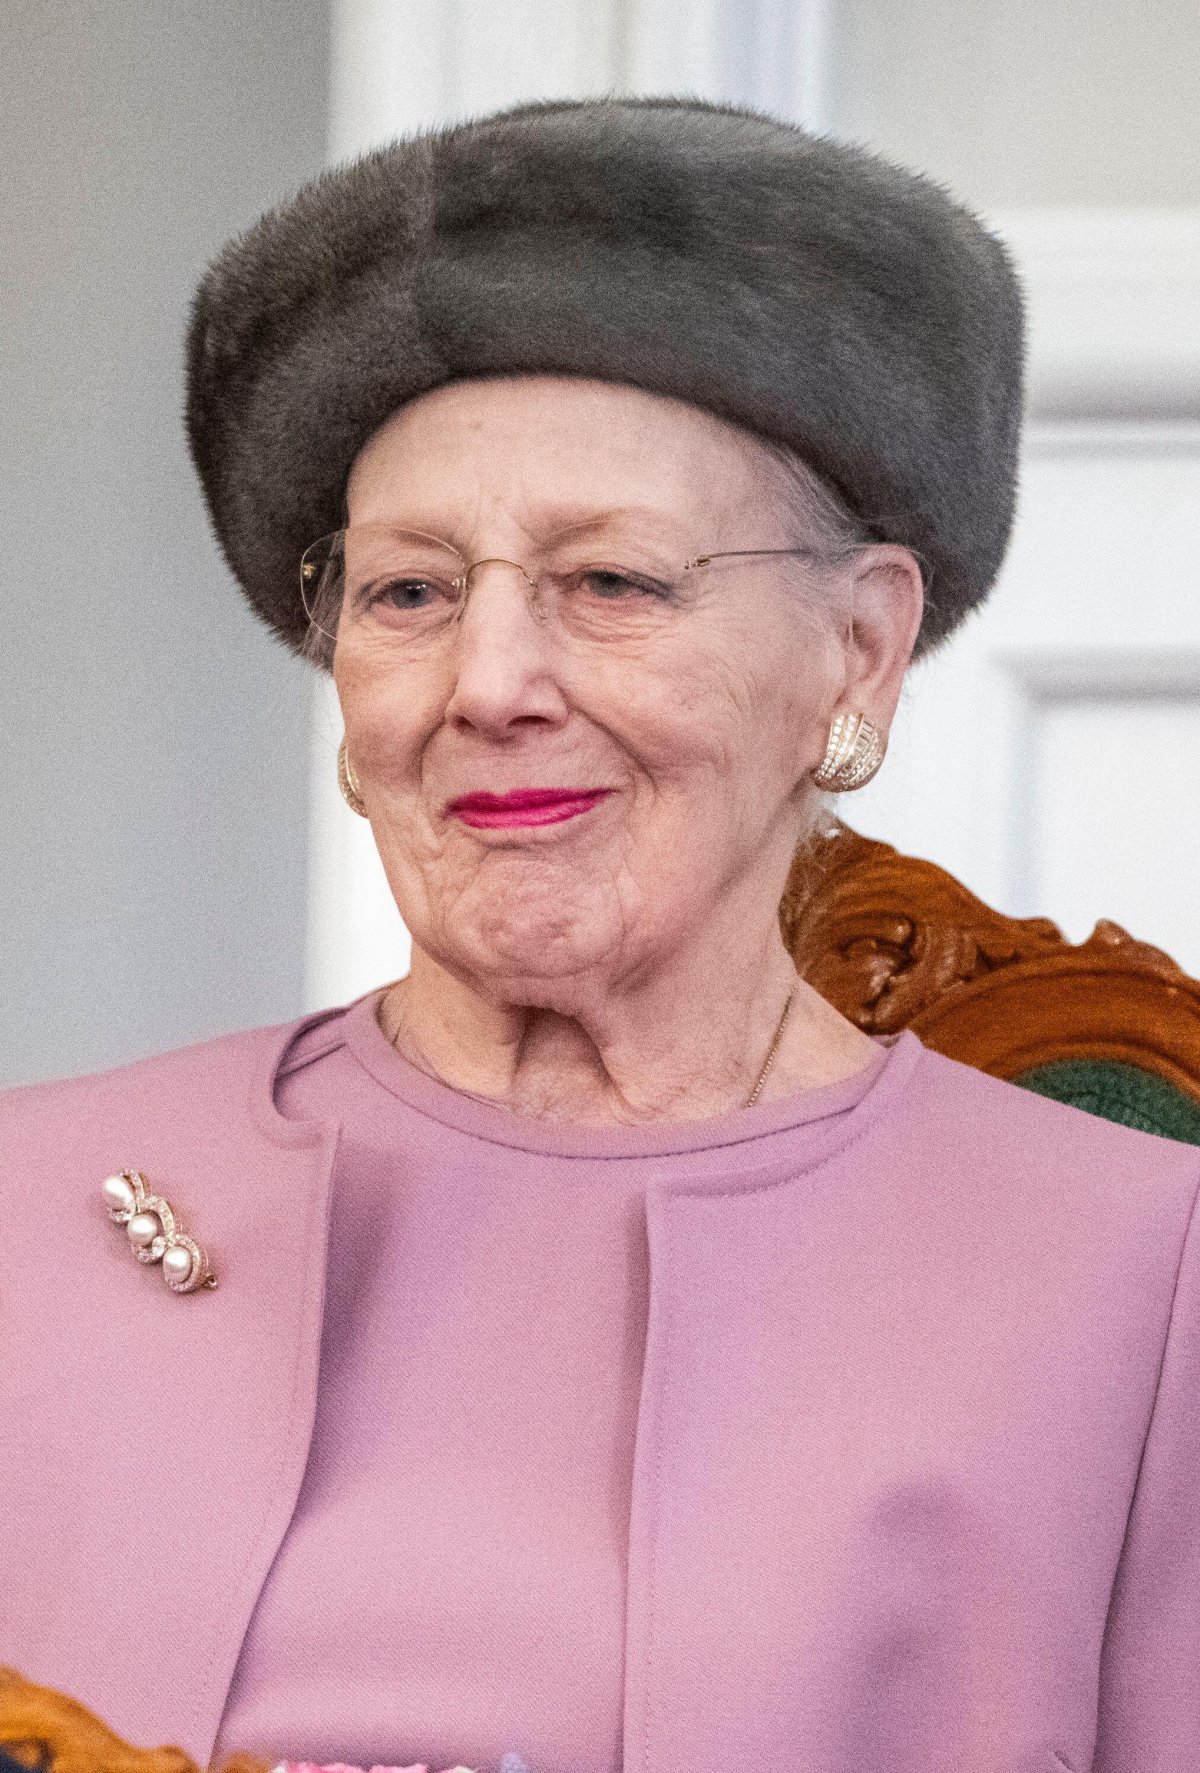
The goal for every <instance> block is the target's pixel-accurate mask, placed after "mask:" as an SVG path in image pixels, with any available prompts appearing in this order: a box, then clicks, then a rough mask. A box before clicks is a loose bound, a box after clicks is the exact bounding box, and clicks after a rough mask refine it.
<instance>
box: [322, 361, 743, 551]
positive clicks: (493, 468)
mask: <svg viewBox="0 0 1200 1773" xmlns="http://www.w3.org/2000/svg"><path fill="white" fill-rule="evenodd" d="M768 463H769V457H768V456H767V454H766V452H765V451H763V450H762V449H761V447H760V446H759V445H758V444H757V443H756V441H755V440H754V439H753V438H752V437H750V436H749V435H748V434H746V433H742V432H739V431H738V430H736V429H735V427H733V426H731V425H726V424H724V423H723V422H722V421H721V420H719V419H715V418H713V417H712V416H711V415H710V414H708V413H705V412H702V411H701V410H700V409H699V408H696V407H690V406H688V405H687V404H686V403H685V402H683V401H679V400H674V399H667V398H664V397H662V396H658V395H653V394H646V393H644V392H643V391H642V390H640V389H635V388H629V387H626V386H624V385H622V384H615V383H605V382H592V381H586V380H583V379H581V378H571V377H550V376H524V377H503V378H499V377H497V378H492V379H488V380H481V381H478V382H460V383H453V384H450V385H449V386H447V387H445V388H439V389H437V390H435V391H433V392H431V393H429V394H426V395H423V396H422V397H421V398H420V399H419V400H414V401H412V402H410V403H409V404H408V405H406V406H404V407H402V408H401V409H400V410H399V411H398V412H396V413H394V414H393V415H392V416H391V418H389V419H388V420H387V421H386V422H385V423H384V424H383V425H382V426H380V428H379V429H378V430H377V431H376V432H375V433H374V434H373V435H372V436H371V437H370V438H369V439H368V441H367V443H366V444H365V445H364V446H363V448H362V449H361V450H360V451H359V454H358V456H357V457H356V459H355V462H354V465H353V467H352V469H351V473H350V477H349V482H348V487H347V497H348V503H349V506H350V511H351V517H352V520H353V521H356V522H362V521H366V520H368V519H372V520H386V521H407V522H411V523H416V521H417V519H418V518H419V517H422V518H424V519H425V520H426V521H428V519H429V518H430V517H431V516H434V515H437V514H444V515H445V517H446V518H447V519H450V518H453V519H454V520H456V521H460V522H461V521H468V522H469V521H471V520H472V519H473V518H474V517H479V518H482V517H484V516H485V515H486V513H487V510H488V507H489V506H495V507H502V508H503V509H504V510H505V511H506V512H507V513H508V514H510V515H511V516H512V517H513V518H515V519H516V520H517V521H519V522H526V521H527V522H528V523H529V524H530V525H531V526H532V527H533V528H535V529H536V530H538V531H541V530H545V529H565V528H567V527H571V526H575V525H578V526H582V525H584V524H588V523H592V524H595V525H597V526H604V525H608V526H611V525H612V524H613V523H614V522H633V523H636V525H637V527H638V528H639V530H646V529H647V528H651V529H653V528H658V529H659V530H663V531H669V530H672V529H678V528H679V526H680V525H683V526H685V527H689V528H690V527H691V526H692V524H693V522H694V519H695V518H696V517H697V516H698V515H700V514H701V513H704V512H710V511H712V512H715V508H716V507H719V506H721V505H722V504H724V503H726V502H728V501H729V500H730V499H731V498H734V499H738V500H743V499H744V497H745V496H746V493H747V491H748V490H749V488H750V487H751V485H752V484H753V481H754V478H755V474H756V472H757V473H758V474H760V475H761V474H762V473H763V471H764V468H765V466H766V465H767V464H768Z"/></svg>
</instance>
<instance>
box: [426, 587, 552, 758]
mask: <svg viewBox="0 0 1200 1773" xmlns="http://www.w3.org/2000/svg"><path fill="white" fill-rule="evenodd" d="M556 650H557V649H556V645H555V637H554V634H553V631H552V625H551V624H550V623H549V622H548V621H547V620H546V618H545V615H544V614H543V612H542V608H541V604H540V601H539V597H538V592H537V589H536V587H535V585H534V583H533V581H532V580H531V579H530V578H529V577H528V575H527V574H526V573H525V571H524V569H523V568H522V567H520V566H518V565H516V563H515V562H512V561H507V560H483V561H478V562H476V563H475V564H474V565H473V566H472V567H471V569H470V571H469V575H468V584H467V588H466V591H465V592H464V595H463V602H462V605H461V608H460V612H459V616H458V620H457V621H456V623H455V625H454V630H453V639H452V643H451V661H452V662H451V671H452V674H453V688H452V690H451V694H450V700H449V702H448V704H447V707H446V719H447V720H449V721H452V722H454V723H456V724H458V725H462V726H466V727H471V728H474V729H476V730H477V731H480V732H486V733H490V734H492V735H497V736H501V737H504V736H510V735H511V733H512V730H513V728H514V727H516V726H520V725H524V724H527V723H534V724H536V723H542V722H544V723H546V724H549V725H556V724H558V723H560V722H561V721H562V720H563V719H564V718H565V715H566V711H567V710H566V702H565V698H564V696H563V693H562V690H561V687H560V685H559V683H558V680H557V676H556V674H555V669H554V667H555V662H556Z"/></svg>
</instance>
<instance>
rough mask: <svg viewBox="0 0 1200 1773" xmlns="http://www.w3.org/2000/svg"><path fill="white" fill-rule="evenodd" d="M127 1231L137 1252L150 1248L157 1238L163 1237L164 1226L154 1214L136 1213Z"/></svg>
mask: <svg viewBox="0 0 1200 1773" xmlns="http://www.w3.org/2000/svg"><path fill="white" fill-rule="evenodd" d="M125 1229H126V1231H127V1232H128V1233H129V1241H130V1243H131V1244H132V1245H133V1246H134V1248H135V1249H137V1250H144V1249H146V1248H148V1246H149V1245H150V1244H152V1243H153V1242H154V1240H155V1238H156V1237H161V1236H162V1226H161V1225H160V1224H159V1222H158V1219H157V1217H156V1215H155V1214H153V1213H135V1214H134V1215H133V1218H132V1219H131V1220H130V1221H129V1224H128V1225H127V1226H126V1227H125Z"/></svg>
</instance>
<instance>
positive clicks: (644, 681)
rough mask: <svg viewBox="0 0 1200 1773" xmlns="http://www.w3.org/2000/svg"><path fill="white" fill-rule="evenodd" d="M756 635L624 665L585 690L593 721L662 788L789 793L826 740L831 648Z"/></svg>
mask: <svg viewBox="0 0 1200 1773" xmlns="http://www.w3.org/2000/svg"><path fill="white" fill-rule="evenodd" d="M738 638H741V637H738ZM757 640H758V637H753V639H752V640H750V641H749V643H747V642H745V641H743V644H741V645H738V644H735V640H734V637H730V636H725V637H722V639H721V640H720V642H719V643H716V644H711V645H708V646H703V647H701V646H696V645H693V646H690V647H686V648H685V647H680V648H678V649H675V650H674V651H673V652H672V653H671V654H669V655H667V654H664V655H663V656H661V657H658V658H654V659H649V658H647V659H644V660H641V661H638V662H637V664H635V665H631V664H630V663H629V662H625V663H624V664H623V665H622V667H621V669H620V670H614V671H613V672H612V673H611V674H606V676H604V677H601V678H599V679H598V680H593V682H592V684H591V685H590V686H589V687H588V691H585V692H584V693H585V694H586V695H587V706H588V709H589V712H590V715H591V718H592V719H593V720H594V721H595V722H597V724H599V725H601V726H603V727H604V728H605V729H606V730H607V731H608V733H609V734H610V735H611V736H612V738H613V739H614V740H615V741H616V743H617V744H618V745H619V746H620V748H621V749H623V750H624V751H625V752H626V753H627V754H628V756H629V757H630V758H631V760H632V761H633V763H634V765H635V767H636V769H637V771H638V773H639V774H641V775H643V776H644V778H645V779H646V781H647V783H648V784H649V785H650V786H652V787H655V788H658V789H659V790H661V791H663V792H678V793H685V794H686V793H688V792H689V791H690V792H692V793H697V792H704V793H706V794H708V795H709V796H710V797H713V798H717V799H719V800H721V801H723V802H728V801H730V800H732V801H735V802H737V803H738V804H739V805H741V804H742V803H743V802H746V801H747V800H750V801H753V800H756V799H758V798H759V797H760V796H765V797H767V798H768V799H770V798H774V796H775V795H776V794H777V793H779V792H783V793H787V792H790V790H791V789H792V787H793V786H794V784H795V782H796V780H797V779H798V777H799V776H800V775H801V774H803V773H804V772H805V771H806V770H807V769H808V768H809V767H810V766H811V764H812V763H814V762H815V761H816V758H817V756H819V753H820V750H821V748H822V746H823V743H824V738H823V734H824V717H825V704H826V701H827V700H828V697H829V694H830V679H831V670H830V660H829V657H828V649H827V648H826V647H825V646H824V645H823V644H821V643H820V642H819V641H818V640H814V641H812V642H809V643H806V644H805V643H798V642H797V641H796V640H795V639H794V638H793V639H789V641H788V642H787V643H785V644H784V645H782V646H779V645H776V644H773V643H772V642H771V641H770V640H767V641H765V642H763V643H761V644H756V643H755V642H756V641H757ZM818 738H819V739H820V742H819V743H818ZM764 810H765V809H764Z"/></svg>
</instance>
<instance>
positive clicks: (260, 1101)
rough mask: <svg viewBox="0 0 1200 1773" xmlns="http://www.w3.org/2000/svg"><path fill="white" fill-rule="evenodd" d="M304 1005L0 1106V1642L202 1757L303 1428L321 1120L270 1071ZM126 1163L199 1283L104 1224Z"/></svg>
mask: <svg viewBox="0 0 1200 1773" xmlns="http://www.w3.org/2000/svg"><path fill="white" fill-rule="evenodd" d="M313 1020H315V1018H307V1019H306V1020H305V1021H304V1022H302V1023H298V1024H291V1025H288V1026H287V1027H284V1028H276V1029H267V1030H259V1031H255V1032H254V1033H252V1034H247V1035H237V1036H233V1037H230V1038H227V1039H225V1040H220V1041H214V1042H209V1043H206V1044H205V1045H203V1046H200V1047H193V1048H189V1049H186V1050H185V1051H183V1052H180V1053H171V1054H166V1055H164V1056H162V1057H160V1058H156V1059H151V1060H145V1061H142V1062H141V1063H139V1064H137V1065H133V1066H128V1067H124V1068H122V1069H121V1070H120V1071H117V1072H113V1073H109V1074H107V1075H105V1076H101V1077H98V1078H88V1079H82V1080H77V1081H75V1082H72V1083H68V1084H60V1085H52V1086H46V1087H42V1088H38V1089H33V1090H24V1091H20V1092H17V1093H15V1095H14V1096H12V1097H10V1098H8V1099H7V1101H4V1102H0V1124H2V1125H3V1130H4V1134H5V1137H4V1139H3V1141H0V1143H2V1144H3V1146H4V1147H5V1148H6V1156H7V1158H8V1160H9V1161H8V1163H6V1168H8V1170H9V1178H10V1179H11V1180H12V1181H13V1183H14V1184H15V1185H16V1188H17V1192H18V1195H19V1197H21V1207H22V1209H23V1211H20V1210H19V1211H18V1212H17V1213H15V1214H13V1213H10V1214H8V1215H7V1217H6V1221H5V1225H4V1228H3V1229H2V1230H0V1243H2V1244H3V1246H5V1247H4V1252H3V1260H4V1266H5V1268H6V1269H7V1270H8V1273H9V1276H10V1277H12V1276H13V1275H14V1271H15V1274H16V1282H17V1285H16V1290H15V1293H13V1294H10V1297H14V1296H15V1297H16V1298H18V1299H20V1300H21V1302H22V1310H23V1311H28V1313H29V1314H30V1315H31V1316H32V1318H33V1319H34V1322H33V1323H30V1322H29V1321H26V1322H24V1323H22V1324H21V1325H19V1326H18V1327H19V1330H20V1334H19V1335H18V1336H16V1337H15V1338H14V1337H13V1336H12V1335H9V1334H6V1335H5V1338H4V1339H5V1342H6V1344H7V1345H8V1346H9V1348H14V1347H15V1349H16V1361H15V1363H7V1364H8V1372H7V1374H6V1376H5V1379H4V1381H3V1383H0V1439H2V1440H3V1443H4V1444H5V1445H7V1446H17V1447H19V1448H23V1449H25V1450H26V1452H28V1450H29V1449H31V1448H35V1447H36V1448H38V1449H39V1454H40V1456H39V1457H38V1458H37V1459H36V1460H35V1459H30V1458H28V1457H26V1458H23V1459H22V1460H21V1461H19V1462H18V1471H17V1473H16V1475H15V1478H14V1479H11V1480H9V1479H6V1480H5V1486H6V1488H7V1485H8V1483H9V1481H12V1482H14V1485H15V1488H14V1491H13V1493H12V1495H11V1496H10V1498H9V1506H7V1507H6V1508H5V1509H4V1510H3V1511H2V1514H3V1516H4V1517H5V1518H3V1519H0V1546H2V1547H3V1555H0V1563H2V1564H3V1565H4V1567H5V1568H6V1569H8V1570H10V1571H11V1570H13V1569H14V1568H19V1570H20V1571H21V1573H22V1575H21V1580H20V1582H19V1584H16V1585H15V1586H14V1588H13V1589H10V1592H9V1595H8V1598H7V1599H3V1600H0V1626H2V1627H3V1634H2V1650H3V1660H5V1661H8V1662H12V1663H15V1664H16V1665H17V1666H18V1667H20V1668H21V1670H22V1672H23V1673H25V1674H26V1675H28V1676H29V1677H30V1678H32V1679H35V1680H38V1679H40V1680H43V1681H45V1682H46V1683H48V1684H51V1685H54V1686H56V1687H59V1688H62V1689H63V1690H65V1691H67V1692H70V1693H71V1694H73V1695H74V1696H75V1697H77V1698H79V1699H81V1700H82V1701H83V1702H84V1703H86V1704H90V1705H93V1706H94V1707H95V1708H96V1709H97V1710H99V1711H100V1712H101V1713H102V1715H103V1716H104V1717H105V1720H106V1721H107V1722H108V1723H109V1724H110V1725H111V1726H112V1727H113V1728H114V1729H116V1730H117V1731H118V1732H120V1733H121V1734H122V1735H124V1736H126V1737H128V1738H129V1739H130V1740H131V1741H134V1742H138V1743H144V1744H146V1745H150V1744H156V1743H160V1742H165V1741H172V1742H175V1743H178V1744H179V1745H181V1746H182V1747H184V1748H185V1749H186V1750H187V1751H188V1752H189V1753H190V1754H192V1755H193V1756H195V1757H196V1758H197V1759H198V1760H199V1761H200V1762H201V1763H202V1764H203V1763H204V1762H206V1761H207V1759H208V1756H209V1753H210V1751H211V1748H212V1744H213V1740H214V1738H215V1735H216V1731H217V1728H218V1725H219V1722H220V1718H221V1713H222V1710H223V1708H224V1704H225V1697H226V1694H227V1692H228V1688H229V1685H230V1681H231V1679H232V1676H233V1670H234V1666H235V1664H236V1660H237V1656H238V1653H239V1651H240V1648H241V1643H242V1639H243V1636H244V1634H245V1631H246V1628H247V1625H248V1623H249V1619H250V1615H251V1612H252V1610H253V1608H254V1605H255V1602H256V1600H257V1598H258V1594H259V1590H260V1589H261V1586H262V1583H263V1581H264V1579H265V1577H266V1574H267V1571H268V1569H269V1568H270V1564H271V1561H272V1559H273V1558H274V1556H275V1553H276V1550H277V1548H278V1545H279V1542H280V1540H281V1539H282V1537H283V1534H284V1532H285V1531H286V1528H287V1525H288V1522H289V1520H290V1519H291V1515H292V1512H293V1509H294V1506H295V1502H296V1498H297V1495H298V1492H299V1487H300V1483H301V1480H302V1477H303V1474H304V1467H305V1462H306V1459H307V1454H308V1445H309V1439H310V1436H311V1431H312V1423H313V1415H314V1410H315V1402H316V1384H317V1368H318V1360H319V1353H320V1336H321V1320H322V1312H323V1305H324V1280H325V1248H326V1237H327V1227H328V1212H329V1197H330V1178H331V1175H332V1172H333V1162H334V1154H335V1151H336V1146H337V1138H338V1129H337V1127H336V1126H325V1125H318V1124H315V1123H305V1122H293V1121H288V1120H285V1119H284V1118H283V1117H282V1116H281V1115H280V1114H279V1113H278V1111H277V1110H276V1109H275V1106H274V1103H273V1099H272V1084H273V1080H274V1077H275V1074H276V1071H277V1068H278V1065H279V1061H280V1058H281V1056H282V1054H283V1052H284V1050H285V1049H286V1047H287V1046H288V1045H289V1044H290V1042H291V1040H292V1038H293V1037H294V1036H295V1034H297V1033H298V1032H300V1030H301V1029H303V1028H305V1027H307V1026H310V1025H311V1023H312V1021H313ZM127 1168H128V1169H138V1170H141V1171H142V1172H144V1174H145V1175H146V1176H147V1177H148V1178H149V1180H150V1181H151V1182H152V1183H153V1184H154V1185H155V1186H156V1188H157V1190H158V1191H159V1192H160V1193H161V1194H163V1195H165V1196H166V1198H167V1200H168V1201H169V1202H170V1203H171V1204H172V1206H173V1207H175V1208H176V1209H177V1210H178V1212H179V1213H180V1215H181V1216H182V1218H183V1220H184V1223H185V1226H186V1228H187V1229H188V1230H189V1231H190V1232H192V1234H193V1235H194V1236H196V1237H197V1238H198V1239H199V1240H200V1241H201V1242H202V1243H204V1244H205V1245H206V1246H207V1247H208V1248H209V1250H210V1253H211V1255H212V1259H213V1263H214V1266H215V1268H216V1270H217V1273H218V1276H219V1284H218V1286H217V1288H216V1289H215V1290H214V1291H212V1292H208V1291H201V1292H197V1293H194V1294H190V1295H176V1294H172V1293H170V1292H169V1291H168V1290H167V1288H166V1286H165V1285H164V1283H163V1280H162V1276H161V1273H160V1272H159V1270H158V1269H157V1268H156V1267H148V1266H142V1265H141V1264H139V1263H138V1262H137V1261H136V1260H135V1258H134V1257H133V1254H132V1252H131V1250H130V1249H129V1246H128V1242H127V1239H126V1237H125V1235H124V1233H123V1232H122V1230H121V1228H120V1227H119V1226H115V1225H112V1224H110V1223H109V1222H108V1220H107V1218H106V1215H105V1210H104V1207H103V1204H102V1200H101V1193H100V1190H101V1184H102V1182H103V1180H104V1178H105V1177H106V1176H107V1175H110V1174H112V1173H113V1172H114V1171H119V1170H122V1169H127ZM47 1222H49V1226H50V1229H51V1235H49V1236H42V1237H40V1238H33V1239H31V1238H30V1237H29V1228H30V1226H31V1225H37V1224H39V1223H40V1224H41V1225H43V1226H45V1225H47ZM22 1271H23V1272H22ZM22 1473H28V1476H27V1477H23V1476H22ZM155 1621H159V1622H164V1621H169V1622H170V1624H169V1628H168V1629H156V1627H155V1625H154V1623H153V1622H155Z"/></svg>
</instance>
